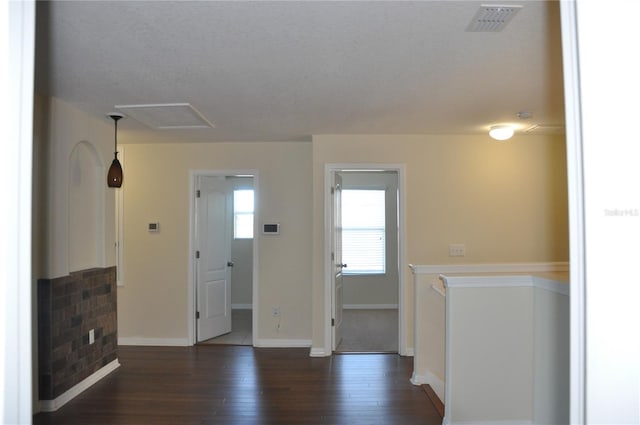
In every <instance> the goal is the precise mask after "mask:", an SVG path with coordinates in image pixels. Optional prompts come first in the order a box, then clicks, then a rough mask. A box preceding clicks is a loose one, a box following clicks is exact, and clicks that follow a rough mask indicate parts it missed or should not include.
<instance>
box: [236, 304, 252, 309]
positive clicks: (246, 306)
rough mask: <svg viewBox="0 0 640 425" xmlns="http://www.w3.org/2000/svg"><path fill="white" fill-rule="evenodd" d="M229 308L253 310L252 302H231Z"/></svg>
mask: <svg viewBox="0 0 640 425" xmlns="http://www.w3.org/2000/svg"><path fill="white" fill-rule="evenodd" d="M231 310H253V304H231Z"/></svg>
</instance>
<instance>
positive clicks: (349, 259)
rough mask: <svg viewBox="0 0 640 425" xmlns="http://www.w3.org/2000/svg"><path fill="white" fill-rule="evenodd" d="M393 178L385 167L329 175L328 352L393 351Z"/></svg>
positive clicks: (396, 283) (396, 327)
mask: <svg viewBox="0 0 640 425" xmlns="http://www.w3.org/2000/svg"><path fill="white" fill-rule="evenodd" d="M398 174H399V173H398V170H396V169H385V168H381V169H375V168H374V169H371V168H368V169H361V168H352V167H347V168H341V169H335V170H333V171H332V176H331V182H332V188H333V190H332V191H330V192H332V195H331V196H332V198H331V205H332V220H331V222H332V224H331V227H332V231H331V235H332V255H331V257H330V258H331V259H332V260H331V261H332V263H334V265H335V267H334V265H332V269H333V270H335V271H336V272H335V273H332V291H331V293H332V294H333V296H332V300H331V302H332V319H333V320H332V333H333V338H332V341H333V343H332V344H333V346H332V349H333V351H334V352H337V353H350V352H351V353H353V352H366V353H371V352H384V353H397V352H399V340H400V317H401V312H400V303H399V297H400V295H399V294H400V268H399V256H400V255H399V253H400V248H399V247H400V231H399V184H398V180H399V178H398Z"/></svg>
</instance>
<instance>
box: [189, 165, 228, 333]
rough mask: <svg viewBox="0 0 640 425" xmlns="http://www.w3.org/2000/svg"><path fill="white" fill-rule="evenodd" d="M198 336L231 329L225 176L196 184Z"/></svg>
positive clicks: (208, 177) (226, 187) (209, 178)
mask: <svg viewBox="0 0 640 425" xmlns="http://www.w3.org/2000/svg"><path fill="white" fill-rule="evenodd" d="M196 186H197V187H196V190H197V192H196V197H197V198H196V261H197V266H196V270H197V277H196V279H197V282H196V298H197V302H196V305H197V313H196V318H197V319H196V322H197V328H196V329H197V340H198V342H200V341H204V340H207V339H210V338H214V337H216V336H219V335H222V334H225V333H229V332H231V266H232V265H233V263H232V262H231V226H232V212H231V207H232V202H231V191H230V189H229V187H228V185H227V182H226V179H225V177H224V176H219V177H212V176H201V177H198V181H197V185H196Z"/></svg>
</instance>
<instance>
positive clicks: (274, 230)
mask: <svg viewBox="0 0 640 425" xmlns="http://www.w3.org/2000/svg"><path fill="white" fill-rule="evenodd" d="M262 233H264V234H265V235H279V234H280V223H265V224H263V225H262Z"/></svg>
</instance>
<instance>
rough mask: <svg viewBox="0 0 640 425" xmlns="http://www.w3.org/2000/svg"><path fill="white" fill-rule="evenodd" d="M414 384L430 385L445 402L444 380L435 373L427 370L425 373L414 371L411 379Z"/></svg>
mask: <svg viewBox="0 0 640 425" xmlns="http://www.w3.org/2000/svg"><path fill="white" fill-rule="evenodd" d="M410 381H411V383H412V384H413V385H426V384H428V385H430V386H431V388H433V391H434V392H435V393H436V395H437V396H438V398H439V399H440V401H442V402H443V403H444V381H443V380H442V379H440V378H438V377H437V376H435V375H434V374H433V373H431V372H429V371H427V372H426V373H424V374H416V373H415V372H414V373H413V376H411V379H410Z"/></svg>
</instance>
